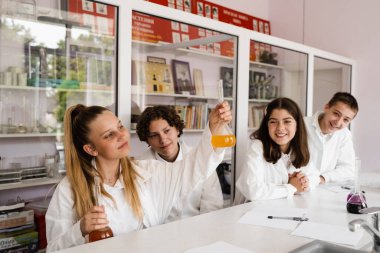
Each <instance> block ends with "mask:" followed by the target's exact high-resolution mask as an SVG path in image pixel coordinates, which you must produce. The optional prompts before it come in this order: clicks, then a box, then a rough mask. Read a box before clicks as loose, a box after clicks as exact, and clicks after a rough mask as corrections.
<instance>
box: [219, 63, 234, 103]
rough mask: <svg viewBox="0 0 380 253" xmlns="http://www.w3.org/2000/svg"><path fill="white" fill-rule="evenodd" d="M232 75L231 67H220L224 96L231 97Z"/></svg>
mask: <svg viewBox="0 0 380 253" xmlns="http://www.w3.org/2000/svg"><path fill="white" fill-rule="evenodd" d="M233 77H234V72H233V68H229V67H220V79H221V80H223V97H225V98H232V92H233Z"/></svg>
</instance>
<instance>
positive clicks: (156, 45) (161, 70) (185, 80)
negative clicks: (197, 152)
mask: <svg viewBox="0 0 380 253" xmlns="http://www.w3.org/2000/svg"><path fill="white" fill-rule="evenodd" d="M132 26H133V29H132V40H133V41H132V73H131V74H132V86H131V87H132V89H131V93H132V100H131V103H132V105H131V107H132V108H131V111H132V117H131V129H132V131H131V132H132V143H133V144H134V150H133V154H132V155H135V156H137V157H139V156H140V155H141V154H143V153H144V152H146V150H147V149H148V148H149V146H150V148H152V147H151V145H149V143H148V141H143V142H141V141H140V140H139V137H138V136H137V134H136V131H134V130H135V129H136V126H137V123H138V121H139V118H140V115H141V113H142V112H143V111H144V110H145V109H146V108H149V107H152V106H158V105H163V106H167V107H170V108H172V109H174V110H175V112H176V113H177V114H178V115H179V116H180V118H181V120H182V121H183V122H184V126H185V128H184V130H183V134H182V135H181V136H180V141H181V142H184V143H186V145H188V146H190V147H194V146H195V145H197V143H198V142H199V141H200V137H201V135H202V132H203V131H204V129H205V128H206V127H207V121H208V115H209V112H210V110H211V109H212V108H214V107H215V105H216V104H217V103H218V102H219V101H221V100H227V101H228V102H229V103H230V105H231V107H232V109H233V110H235V108H236V100H235V97H236V95H235V93H236V46H237V38H236V37H235V36H232V35H229V34H226V33H221V32H218V31H215V30H210V29H207V28H204V27H199V26H195V25H191V24H187V23H183V22H179V21H177V20H169V19H165V18H161V17H157V16H152V15H147V14H145V13H141V12H136V11H134V12H133V16H132ZM234 114H235V112H234ZM234 116H235V115H234ZM234 118H235V117H234ZM231 125H234V122H233V123H232V124H231ZM145 142H147V143H145ZM233 154H234V152H233V149H230V150H229V151H228V152H227V155H226V159H225V163H224V164H222V165H221V166H220V168H218V173H219V176H220V177H219V178H220V179H221V180H222V181H221V187H222V189H223V193H224V195H225V196H224V197H225V199H226V205H229V202H228V201H229V198H230V197H229V196H230V184H231V170H232V169H233V168H232V167H233Z"/></svg>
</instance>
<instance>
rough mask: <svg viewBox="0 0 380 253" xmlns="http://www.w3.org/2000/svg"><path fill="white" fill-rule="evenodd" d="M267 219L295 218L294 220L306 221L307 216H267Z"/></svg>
mask: <svg viewBox="0 0 380 253" xmlns="http://www.w3.org/2000/svg"><path fill="white" fill-rule="evenodd" d="M268 219H282V220H295V221H308V220H309V218H303V217H283V216H271V215H270V216H268Z"/></svg>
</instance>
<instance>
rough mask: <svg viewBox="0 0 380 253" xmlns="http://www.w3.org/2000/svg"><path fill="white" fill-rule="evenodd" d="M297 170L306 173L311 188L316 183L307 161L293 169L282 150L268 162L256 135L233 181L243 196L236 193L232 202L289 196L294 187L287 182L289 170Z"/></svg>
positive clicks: (290, 172) (317, 179)
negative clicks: (239, 171) (305, 163)
mask: <svg viewBox="0 0 380 253" xmlns="http://www.w3.org/2000/svg"><path fill="white" fill-rule="evenodd" d="M309 164H310V163H309ZM296 171H301V172H303V173H304V174H305V175H306V176H308V178H309V186H310V189H312V188H314V187H315V186H316V185H317V184H318V182H319V178H318V175H317V174H316V173H313V171H315V169H311V168H310V167H309V165H307V166H305V167H302V168H300V169H296V168H295V167H294V166H293V165H292V164H291V162H290V157H289V155H287V154H282V156H281V158H280V159H279V160H278V161H277V162H276V163H275V164H273V163H270V162H267V161H266V160H265V158H264V150H263V144H262V142H261V141H260V140H258V139H255V140H252V141H250V143H249V147H248V150H247V155H246V160H245V163H244V167H243V169H242V171H241V174H240V176H239V178H238V180H237V182H236V188H237V189H238V190H239V191H240V193H241V195H243V196H241V195H237V199H236V200H235V203H243V202H245V201H248V200H251V201H252V200H263V199H278V198H284V197H288V198H289V197H292V196H293V195H294V193H295V192H296V191H297V189H296V188H295V187H294V186H293V185H291V184H289V183H288V181H289V176H288V174H292V173H293V172H296Z"/></svg>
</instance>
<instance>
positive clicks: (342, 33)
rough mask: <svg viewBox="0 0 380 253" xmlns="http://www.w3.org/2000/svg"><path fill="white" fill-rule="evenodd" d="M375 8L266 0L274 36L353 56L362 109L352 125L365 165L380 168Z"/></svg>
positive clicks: (374, 4)
mask: <svg viewBox="0 0 380 253" xmlns="http://www.w3.org/2000/svg"><path fill="white" fill-rule="evenodd" d="M303 8H305V15H304V16H305V19H304V20H303V12H302V10H303ZM379 9H380V2H379V1H376V0H368V1H365V4H363V2H359V1H355V0H336V1H328V0H320V1H312V0H305V1H302V0H287V1H275V0H269V7H268V12H269V20H270V21H271V24H272V31H273V34H274V35H275V36H277V37H281V38H284V39H288V40H292V41H295V42H301V43H304V44H306V45H309V46H313V47H316V48H319V49H322V50H325V51H329V52H333V53H336V54H339V55H343V56H346V57H349V58H353V59H355V60H356V62H357V66H356V86H355V87H353V94H354V95H355V97H356V98H357V100H358V102H359V107H360V109H359V114H358V116H357V117H356V119H355V120H354V122H353V123H352V131H353V133H354V143H355V149H356V152H357V155H358V156H359V157H360V158H361V159H362V169H363V170H364V171H375V170H377V169H378V168H377V162H378V161H377V153H378V152H377V150H376V144H377V143H379V142H380V132H379V131H378V129H377V126H378V125H379V124H380V119H379V118H378V117H376V115H377V112H376V109H377V107H378V105H379V103H378V102H377V101H378V94H379V93H380V86H379V85H378V83H377V80H378V75H377V74H378V70H377V69H376V68H375V67H374V65H375V64H376V63H377V61H378V59H380V50H378V45H380V32H379V30H378V24H379V23H380V16H379V15H378V10H379ZM358 10H360V11H358ZM303 23H304V24H305V26H304V28H302V27H303ZM326 99H328V98H326ZM367 122H371V124H367Z"/></svg>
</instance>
